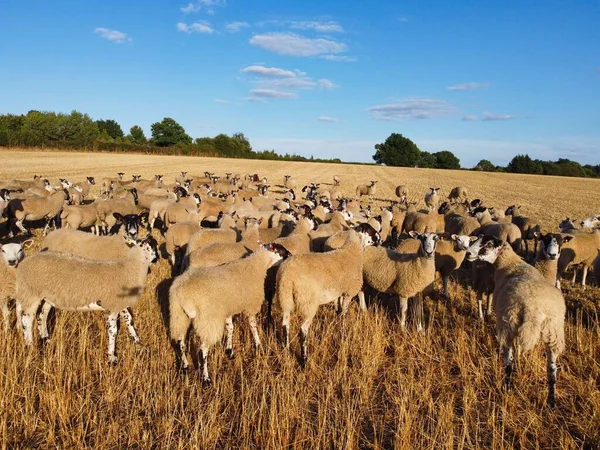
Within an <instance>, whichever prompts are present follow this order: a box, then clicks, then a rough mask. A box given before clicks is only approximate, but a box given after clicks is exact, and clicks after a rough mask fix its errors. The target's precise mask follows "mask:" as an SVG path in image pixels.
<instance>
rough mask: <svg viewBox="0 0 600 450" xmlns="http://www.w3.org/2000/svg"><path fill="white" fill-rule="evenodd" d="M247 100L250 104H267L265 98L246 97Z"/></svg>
mask: <svg viewBox="0 0 600 450" xmlns="http://www.w3.org/2000/svg"><path fill="white" fill-rule="evenodd" d="M246 100H247V101H249V102H254V103H264V102H265V99H264V98H258V97H246Z"/></svg>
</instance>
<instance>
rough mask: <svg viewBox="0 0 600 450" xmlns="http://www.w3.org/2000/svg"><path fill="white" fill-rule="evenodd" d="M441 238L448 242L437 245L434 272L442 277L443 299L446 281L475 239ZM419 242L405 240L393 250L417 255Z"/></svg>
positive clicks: (447, 296) (445, 291)
mask: <svg viewBox="0 0 600 450" xmlns="http://www.w3.org/2000/svg"><path fill="white" fill-rule="evenodd" d="M443 237H449V238H450V240H446V239H442V240H440V241H439V242H438V243H437V246H436V249H435V271H436V272H438V273H439V274H440V276H441V277H442V282H443V286H444V297H446V298H450V296H449V295H448V281H449V279H450V274H451V273H452V272H454V271H455V270H456V269H458V268H459V267H460V266H461V264H462V263H463V261H464V259H465V255H466V251H467V250H468V249H469V247H470V246H471V243H472V242H473V241H475V240H477V238H476V237H475V236H467V235H457V234H451V235H450V234H448V233H444V235H443ZM420 245H421V242H420V241H419V240H416V239H407V240H405V241H402V242H401V243H400V245H398V246H397V247H396V248H395V250H396V251H397V252H399V253H417V252H418V251H419V247H420Z"/></svg>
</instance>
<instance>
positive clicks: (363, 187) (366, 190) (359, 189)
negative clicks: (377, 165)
mask: <svg viewBox="0 0 600 450" xmlns="http://www.w3.org/2000/svg"><path fill="white" fill-rule="evenodd" d="M376 193H377V181H371V184H359V185H358V186H356V198H357V199H358V198H360V197H361V196H363V195H367V196H369V200H372V199H373V196H374V195H375V194H376Z"/></svg>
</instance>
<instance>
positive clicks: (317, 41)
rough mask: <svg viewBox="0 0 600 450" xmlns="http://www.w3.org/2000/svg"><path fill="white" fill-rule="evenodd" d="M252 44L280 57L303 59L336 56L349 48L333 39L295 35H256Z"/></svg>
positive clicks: (252, 39)
mask: <svg viewBox="0 0 600 450" xmlns="http://www.w3.org/2000/svg"><path fill="white" fill-rule="evenodd" d="M250 44H252V45H256V46H258V47H260V48H262V49H264V50H267V51H270V52H273V53H278V54H280V55H289V56H301V57H309V56H327V55H336V54H338V53H342V52H345V51H346V50H347V48H348V47H347V46H346V44H344V43H343V42H338V41H335V40H333V39H325V38H314V39H313V38H308V37H305V36H301V35H298V34H295V33H264V34H256V35H254V36H252V38H251V39H250Z"/></svg>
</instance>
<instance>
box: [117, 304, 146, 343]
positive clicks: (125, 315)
mask: <svg viewBox="0 0 600 450" xmlns="http://www.w3.org/2000/svg"><path fill="white" fill-rule="evenodd" d="M119 317H121V320H122V321H124V322H125V325H126V326H127V332H128V333H129V338H130V339H131V342H133V343H134V344H140V343H141V341H140V337H139V336H138V334H137V331H136V330H135V327H134V325H133V315H132V314H131V311H129V309H127V308H125V309H124V310H123V311H121V312H120V313H119Z"/></svg>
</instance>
